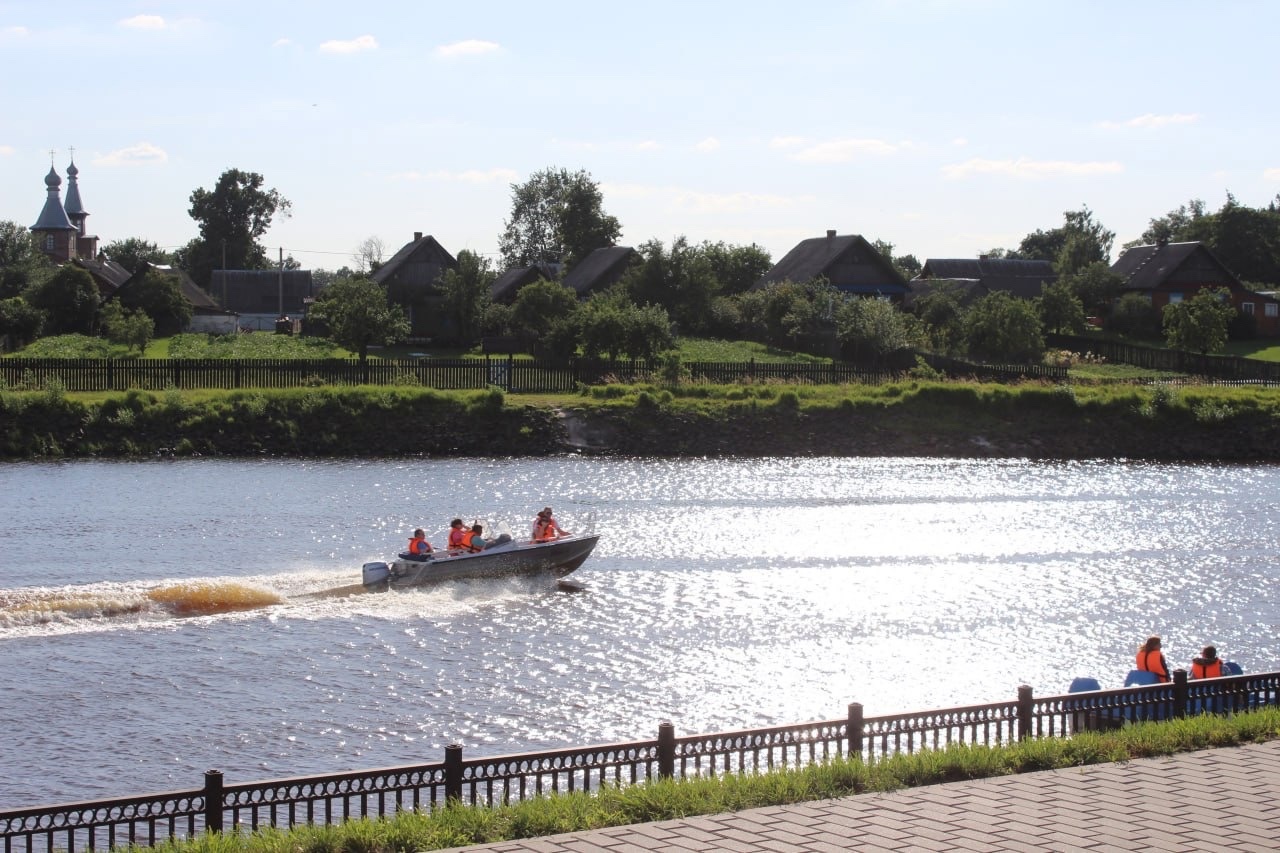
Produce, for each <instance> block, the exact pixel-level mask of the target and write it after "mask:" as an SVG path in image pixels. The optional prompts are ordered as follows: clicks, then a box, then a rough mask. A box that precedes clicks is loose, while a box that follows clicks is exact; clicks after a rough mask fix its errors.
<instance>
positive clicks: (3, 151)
mask: <svg viewBox="0 0 1280 853" xmlns="http://www.w3.org/2000/svg"><path fill="white" fill-rule="evenodd" d="M12 153H13V146H12V145H0V157H8V156H9V155H10V154H12Z"/></svg>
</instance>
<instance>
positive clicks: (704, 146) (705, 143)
mask: <svg viewBox="0 0 1280 853" xmlns="http://www.w3.org/2000/svg"><path fill="white" fill-rule="evenodd" d="M693 147H694V148H695V149H697V150H698V151H718V150H720V140H719V139H716V138H715V137H714V136H708V137H707V138H706V139H704V140H702V141H701V142H699V143H698V144H697V145H695V146H693Z"/></svg>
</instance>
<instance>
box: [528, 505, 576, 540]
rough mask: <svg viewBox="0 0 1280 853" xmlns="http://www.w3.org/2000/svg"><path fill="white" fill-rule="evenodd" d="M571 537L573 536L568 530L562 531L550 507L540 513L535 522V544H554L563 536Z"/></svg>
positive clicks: (544, 508)
mask: <svg viewBox="0 0 1280 853" xmlns="http://www.w3.org/2000/svg"><path fill="white" fill-rule="evenodd" d="M569 535H571V534H570V533H569V531H568V530H561V529H560V525H559V524H558V523H557V522H556V519H555V516H554V515H553V514H552V512H551V507H549V506H544V507H543V508H542V511H541V512H539V513H538V517H537V518H535V519H534V520H533V541H534V542H554V541H555V540H557V539H559V538H560V537H561V536H569Z"/></svg>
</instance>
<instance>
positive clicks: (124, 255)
mask: <svg viewBox="0 0 1280 853" xmlns="http://www.w3.org/2000/svg"><path fill="white" fill-rule="evenodd" d="M102 254H104V255H106V256H107V257H108V258H110V259H111V260H113V261H115V262H116V263H118V264H119V265H120V266H122V267H124V268H125V269H127V270H128V271H129V272H137V271H138V269H139V268H140V267H141V266H142V265H143V264H144V263H148V264H171V263H173V256H172V255H170V254H169V253H168V252H166V251H164V250H163V249H161V248H160V247H159V246H157V245H156V244H155V243H152V242H151V241H150V240H144V239H142V238H141V237H129V238H128V239H125V240H112V241H111V242H110V243H108V244H107V245H105V246H103V247H102Z"/></svg>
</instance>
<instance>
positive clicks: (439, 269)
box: [370, 231, 458, 340]
mask: <svg viewBox="0 0 1280 853" xmlns="http://www.w3.org/2000/svg"><path fill="white" fill-rule="evenodd" d="M457 268H458V261H457V259H456V258H454V257H453V255H451V254H449V253H448V252H447V251H445V249H444V247H443V246H441V245H440V244H439V243H437V242H436V239H435V238H434V237H432V236H431V235H430V234H427V235H426V236H423V234H422V232H421V231H415V232H413V239H412V240H411V241H409V242H408V243H405V244H404V245H403V246H401V247H400V251H398V252H396V253H395V254H394V255H392V256H391V259H390V260H388V261H387V262H386V263H385V264H383V265H382V266H380V267H378V268H377V269H376V270H374V272H373V274H372V275H371V276H370V278H372V279H373V280H374V281H375V282H377V283H378V284H380V285H382V286H383V287H384V288H386V291H387V299H388V300H389V301H391V302H393V303H395V304H397V305H400V306H401V307H403V308H404V309H405V313H406V314H407V315H408V317H409V335H410V337H412V338H421V339H425V340H430V339H433V338H440V337H447V336H448V331H449V330H448V322H447V319H446V318H445V317H444V316H443V312H442V311H441V308H442V306H443V297H442V295H441V293H440V287H439V281H440V277H441V276H442V275H444V273H445V271H446V270H452V269H457Z"/></svg>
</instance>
